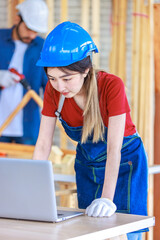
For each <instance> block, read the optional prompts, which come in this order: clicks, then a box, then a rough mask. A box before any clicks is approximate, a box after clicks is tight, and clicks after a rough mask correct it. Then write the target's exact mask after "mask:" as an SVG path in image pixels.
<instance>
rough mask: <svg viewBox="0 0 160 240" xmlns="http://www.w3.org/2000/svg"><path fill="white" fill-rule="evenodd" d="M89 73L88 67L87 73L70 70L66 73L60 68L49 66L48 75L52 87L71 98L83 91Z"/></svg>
mask: <svg viewBox="0 0 160 240" xmlns="http://www.w3.org/2000/svg"><path fill="white" fill-rule="evenodd" d="M87 73H88V69H87V70H86V73H79V72H74V71H69V70H67V73H64V72H63V71H61V70H60V68H56V67H48V68H47V76H48V79H49V81H50V83H51V85H52V87H53V88H54V89H55V90H57V91H58V92H60V93H61V94H63V95H64V96H65V97H66V98H71V97H74V96H75V95H77V94H81V93H82V86H83V83H84V78H85V77H86V75H87Z"/></svg>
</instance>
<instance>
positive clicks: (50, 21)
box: [46, 0, 55, 33]
mask: <svg viewBox="0 0 160 240" xmlns="http://www.w3.org/2000/svg"><path fill="white" fill-rule="evenodd" d="M46 3H47V6H48V10H49V14H48V33H49V32H50V31H51V30H52V29H53V28H54V9H55V6H54V0H46Z"/></svg>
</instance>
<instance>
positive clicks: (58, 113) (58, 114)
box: [55, 110, 61, 118]
mask: <svg viewBox="0 0 160 240" xmlns="http://www.w3.org/2000/svg"><path fill="white" fill-rule="evenodd" d="M55 115H56V116H57V117H58V118H60V116H61V113H60V112H58V110H57V111H56V112H55Z"/></svg>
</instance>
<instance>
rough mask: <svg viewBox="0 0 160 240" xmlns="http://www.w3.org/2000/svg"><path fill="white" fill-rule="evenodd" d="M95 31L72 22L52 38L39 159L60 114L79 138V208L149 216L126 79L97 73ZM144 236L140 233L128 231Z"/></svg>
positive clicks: (44, 62) (43, 62) (47, 48)
mask: <svg viewBox="0 0 160 240" xmlns="http://www.w3.org/2000/svg"><path fill="white" fill-rule="evenodd" d="M93 52H98V49H97V47H96V45H95V44H94V42H93V40H92V39H91V37H90V35H89V34H88V33H87V32H86V31H85V30H84V29H83V28H81V27H80V26H79V25H77V24H75V23H71V22H64V23H62V24H59V25H58V26H57V27H56V28H55V29H54V30H53V31H52V32H51V33H50V34H49V35H48V37H47V38H46V41H45V43H44V46H43V49H42V53H41V57H40V59H39V61H38V63H37V65H38V66H43V67H44V68H45V71H46V74H47V76H48V80H49V81H48V84H47V86H46V90H45V95H44V106H43V110H42V119H41V127H40V132H39V137H38V140H37V144H36V147H35V152H34V156H33V158H34V159H48V156H49V154H50V150H51V145H52V139H53V134H54V129H55V125H56V119H57V117H58V118H59V120H60V121H61V123H62V125H63V127H64V129H65V131H66V133H67V134H68V136H69V137H70V138H72V139H73V140H75V141H77V142H78V145H77V149H76V160H75V171H76V183H77V196H78V204H79V208H84V209H86V214H87V215H88V216H93V217H103V216H108V217H109V216H111V215H112V214H113V213H114V212H115V211H116V210H117V211H118V212H123V213H132V214H142V215H146V214H147V210H146V209H147V158H146V154H145V150H144V147H143V143H142V140H141V138H140V137H139V135H138V134H137V132H136V129H135V126H134V124H133V122H132V120H131V117H130V108H129V105H128V101H127V98H126V94H125V87H124V84H123V82H122V80H121V79H119V78H118V77H117V76H114V75H112V74H109V73H106V72H103V71H100V72H98V73H97V74H95V71H94V68H93V66H92V53H93ZM128 239H140V234H139V233H137V234H135V233H134V234H128Z"/></svg>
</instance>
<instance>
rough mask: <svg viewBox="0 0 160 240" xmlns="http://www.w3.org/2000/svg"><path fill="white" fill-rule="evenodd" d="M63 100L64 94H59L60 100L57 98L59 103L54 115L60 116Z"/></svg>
mask: <svg viewBox="0 0 160 240" xmlns="http://www.w3.org/2000/svg"><path fill="white" fill-rule="evenodd" d="M64 100H65V96H64V95H61V96H60V100H59V104H58V109H57V111H56V112H55V115H56V116H57V117H58V118H60V116H61V110H62V107H63V104H64Z"/></svg>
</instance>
